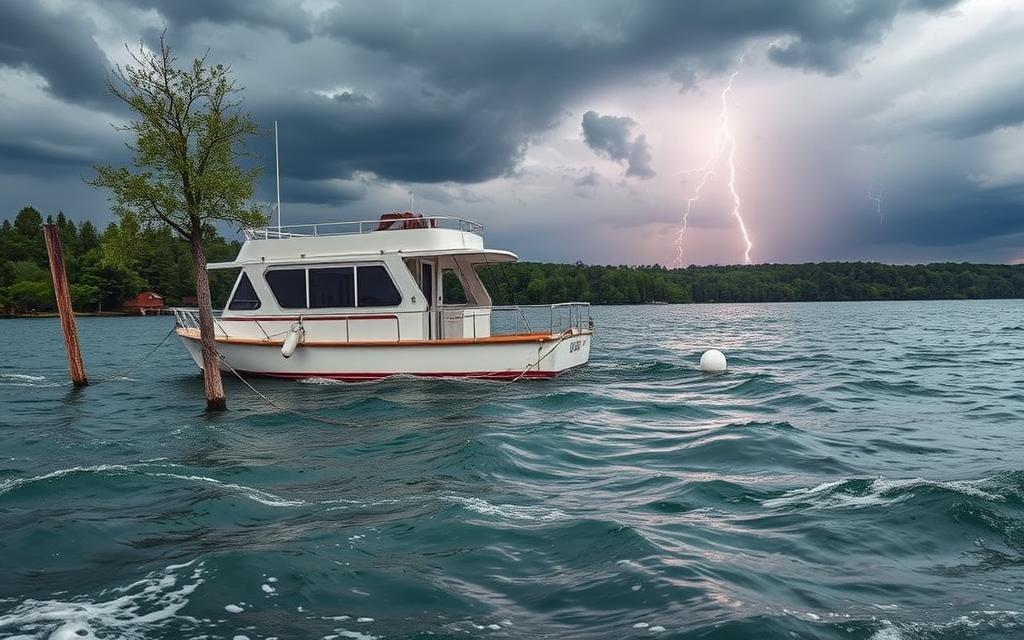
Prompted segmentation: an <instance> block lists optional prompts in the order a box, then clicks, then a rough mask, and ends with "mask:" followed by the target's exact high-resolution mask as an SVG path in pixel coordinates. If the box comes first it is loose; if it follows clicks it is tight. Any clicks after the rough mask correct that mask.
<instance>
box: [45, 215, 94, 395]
mask: <svg viewBox="0 0 1024 640" xmlns="http://www.w3.org/2000/svg"><path fill="white" fill-rule="evenodd" d="M43 236H44V237H45V238H46V254H47V255H48V256H49V257H50V275H52V276H53V295H54V297H56V298H57V311H58V312H59V313H60V327H61V329H62V330H63V331H64V346H65V347H66V348H67V351H68V368H69V369H71V382H73V383H74V385H75V386H76V387H84V386H86V385H87V384H89V378H87V377H86V375H85V363H84V362H82V351H81V348H80V347H79V344H78V327H77V326H75V312H74V310H73V309H72V308H71V291H70V289H69V288H68V274H67V272H66V271H65V270H64V251H63V250H62V249H61V247H60V234H59V233H57V225H55V224H54V223H53V221H52V220H51V219H50V218H47V219H46V224H44V225H43Z"/></svg>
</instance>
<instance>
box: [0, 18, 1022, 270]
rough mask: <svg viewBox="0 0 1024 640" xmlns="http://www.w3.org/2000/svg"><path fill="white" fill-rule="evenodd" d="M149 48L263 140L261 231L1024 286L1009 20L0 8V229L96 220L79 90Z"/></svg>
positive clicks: (101, 102)
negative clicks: (479, 241) (973, 271)
mask: <svg viewBox="0 0 1024 640" xmlns="http://www.w3.org/2000/svg"><path fill="white" fill-rule="evenodd" d="M162 32H166V36H165V37H166V39H167V41H168V43H169V44H170V45H171V47H172V48H173V49H174V51H175V54H176V55H177V56H178V58H179V60H180V61H182V63H185V62H188V61H189V60H191V58H193V57H196V56H201V55H203V54H204V53H206V52H209V53H208V56H209V58H208V59H209V60H210V61H213V62H218V63H223V64H225V65H229V66H230V68H231V71H232V73H233V75H234V77H235V79H236V80H237V81H238V83H239V84H241V85H242V86H244V87H245V91H244V98H245V102H244V108H245V109H247V110H248V111H250V112H251V113H252V114H253V116H254V118H255V119H256V120H257V121H258V122H259V123H260V124H261V125H262V127H263V128H264V129H265V130H267V131H270V130H272V128H273V122H274V121H275V120H276V121H277V122H278V125H279V129H280V160H281V166H280V169H281V196H282V201H283V204H282V215H283V218H284V223H285V224H300V223H310V222H328V221H336V220H360V219H375V218H376V217H377V216H379V215H380V214H381V213H384V212H388V211H404V210H407V209H409V207H410V195H409V194H410V192H412V193H413V194H414V197H415V209H416V211H417V212H418V213H423V214H429V215H453V216H459V217H467V218H471V219H474V220H477V221H479V222H481V223H482V224H484V225H485V226H486V228H487V232H486V233H487V244H488V245H489V246H492V247H494V248H502V249H509V250H512V251H515V252H516V253H518V254H519V255H520V256H521V258H523V259H529V260H544V261H556V262H575V261H577V260H581V261H584V262H587V263H593V264H654V263H658V264H663V265H673V264H680V265H689V264H736V263H742V262H744V260H745V253H746V249H747V244H746V241H745V239H744V237H743V231H742V229H741V227H740V221H741V220H742V222H743V227H744V228H745V229H746V232H747V236H748V238H749V242H750V247H749V259H750V261H751V262H754V263H762V262H774V263H783V262H810V261H822V260H878V261H883V262H891V263H917V262H935V261H974V262H997V263H1006V262H1017V263H1019V262H1024V73H1022V72H1021V70H1022V69H1024V46H1022V45H1021V42H1022V40H1024V4H1022V3H1020V2H1018V1H1017V0H960V1H958V0H774V1H767V0H764V1H757V0H689V1H687V2H677V1H675V0H644V1H635V0H621V1H611V0H563V1H561V2H548V1H542V0H520V1H517V2H481V1H478V0H458V1H455V0H450V1H432V2H419V1H415V0H410V1H405V2H400V1H390V0H373V1H369V0H368V1H365V2H364V1H351V2H349V1H341V2H333V1H329V0H306V1H302V2H288V1H284V0H281V1H277V0H264V1H261V2H250V1H248V0H225V1H221V2H216V1H204V0H177V1H172V0H166V1H163V0H106V1H103V2H100V1H92V2H90V1H85V0H75V1H73V0H40V1H36V2H29V1H24V2H2V3H0V133H2V136H0V218H2V217H8V218H9V217H13V215H14V214H15V213H16V212H17V210H18V209H20V208H21V207H23V206H26V205H32V206H35V207H36V208H37V209H39V210H41V211H42V212H43V213H44V214H46V213H55V212H57V211H64V212H65V213H66V214H67V215H69V216H70V217H71V218H72V219H75V220H85V219H90V220H93V221H94V222H96V223H99V224H101V225H102V224H106V223H107V222H108V221H109V220H110V219H111V214H110V213H109V203H108V201H107V199H106V198H107V196H106V194H105V193H103V192H102V191H97V190H95V189H93V188H92V187H90V186H89V185H87V184H86V183H85V181H84V180H85V179H88V178H89V177H91V176H92V175H93V169H92V167H93V166H94V165H95V164H105V163H115V164H123V163H129V162H130V154H129V152H128V151H127V150H126V148H125V143H126V142H128V140H127V139H126V138H125V134H123V133H120V132H118V131H117V130H115V128H114V127H113V126H112V125H116V124H118V123H121V122H124V121H125V119H126V118H128V117H129V114H127V113H125V111H124V110H123V109H122V108H121V107H120V106H119V105H118V104H116V103H115V102H114V101H113V100H112V99H111V98H110V97H109V96H108V95H107V94H106V93H105V88H104V80H105V78H106V77H107V76H108V75H109V72H110V69H111V68H112V67H113V66H114V65H116V64H123V63H125V62H126V61H127V60H128V55H127V51H126V45H127V46H131V47H136V48H137V47H138V46H140V45H142V46H146V47H153V46H155V43H156V42H158V39H159V37H160V34H161V33H162ZM727 87H728V88H729V91H727V92H725V89H726V88H727ZM723 92H725V95H724V96H723ZM724 121H727V127H723V122H724ZM251 147H252V149H253V150H254V151H256V152H257V153H258V154H259V156H260V162H262V163H263V165H264V167H265V173H264V175H263V176H262V178H261V179H260V181H259V183H258V184H257V190H256V196H257V198H258V199H259V200H261V201H263V202H265V203H266V204H267V208H268V211H270V210H272V204H271V203H272V201H273V200H274V198H275V193H274V189H275V187H274V155H273V138H272V135H264V136H261V137H259V138H257V139H255V140H253V141H252V143H251ZM702 182H703V186H701V184H702ZM730 185H732V188H730ZM698 189H699V198H695V195H696V194H697V192H698ZM688 201H691V202H690V203H689V213H688V215H687V216H686V228H685V232H684V233H683V234H682V235H681V236H680V226H681V224H682V220H683V216H684V213H685V212H686V210H687V203H688ZM737 202H738V203H739V206H738V210H737V208H736V203H737ZM737 213H738V215H737Z"/></svg>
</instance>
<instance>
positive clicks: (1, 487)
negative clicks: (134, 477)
mask: <svg viewBox="0 0 1024 640" xmlns="http://www.w3.org/2000/svg"><path fill="white" fill-rule="evenodd" d="M131 472H132V468H131V467H130V466H128V465H124V464H99V465H95V466H91V467H70V468H68V469H57V470H56V471H51V472H49V473H44V474H42V475H39V476H32V477H30V478H11V479H10V480H4V481H3V482H0V496H2V495H3V494H5V493H8V492H10V491H13V490H14V489H17V488H18V487H22V486H25V485H26V484H31V483H33V482H46V481H47V480H53V479H56V478H63V477H64V476H67V475H71V474H75V473H108V474H118V473H131Z"/></svg>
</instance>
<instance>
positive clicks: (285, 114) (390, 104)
mask: <svg viewBox="0 0 1024 640" xmlns="http://www.w3.org/2000/svg"><path fill="white" fill-rule="evenodd" d="M289 98H290V99H289V100H288V102H287V103H282V104H276V105H271V104H264V105H260V106H259V107H258V109H260V110H263V111H265V114H263V115H264V116H265V118H264V121H269V120H271V119H275V118H276V119H277V120H279V121H280V123H281V126H282V127H284V128H285V129H284V130H283V131H285V134H284V135H282V136H281V140H280V144H281V155H282V157H283V158H286V161H285V162H284V164H283V165H282V173H287V175H290V176H295V177H303V178H307V179H328V178H350V177H351V176H352V175H353V174H354V173H355V172H357V171H366V172H372V173H374V174H376V175H377V176H380V177H381V178H385V179H388V180H400V181H408V182H446V181H452V180H454V181H457V182H463V183H475V182H482V181H484V180H488V179H490V178H493V177H495V176H498V175H502V174H505V173H508V172H510V171H511V170H512V169H513V168H514V167H515V166H516V164H517V163H518V162H519V159H520V157H521V156H522V154H523V152H524V151H525V149H526V140H524V139H523V138H521V137H520V135H518V134H520V133H521V132H522V131H523V124H522V122H521V120H520V119H519V116H518V114H516V112H515V111H514V110H499V109H495V108H493V107H491V106H489V105H487V104H479V103H477V102H476V101H474V100H472V99H469V100H467V101H466V102H459V101H454V102H453V103H452V104H450V105H446V104H442V103H435V102H424V101H418V100H417V99H416V97H415V96H412V95H405V96H403V95H402V94H401V93H398V94H396V95H389V96H388V98H387V99H386V100H384V101H383V102H381V103H376V102H367V101H347V100H337V99H336V98H332V97H329V96H322V95H318V94H315V93H312V92H310V93H307V94H303V95H294V96H290V97H289ZM260 115H261V114H260V113H259V112H257V116H260ZM260 144H261V145H262V152H263V155H264V156H266V155H267V153H268V152H269V153H270V154H271V156H272V153H273V150H272V148H270V147H269V141H267V140H264V141H262V142H261V143H260Z"/></svg>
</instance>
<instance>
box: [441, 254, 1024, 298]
mask: <svg viewBox="0 0 1024 640" xmlns="http://www.w3.org/2000/svg"><path fill="white" fill-rule="evenodd" d="M480 274H481V278H482V279H483V280H484V283H485V284H486V285H487V287H488V289H489V290H490V292H491V295H492V297H493V298H494V300H495V302H496V303H497V304H512V303H514V302H518V303H520V304H549V303H555V302H570V301H582V302H591V303H594V304H643V303H652V302H797V301H804V302H817V301H837V300H940V299H964V298H970V299H980V298H1024V265H997V264H966V263H958V264H955V263H944V264H928V265H885V264H879V263H874V262H825V263H815V264H790V265H784V264H779V265H775V264H765V265H753V266H729V267H719V266H714V267H688V268H686V269H675V270H672V271H669V270H667V269H665V268H664V267H660V266H657V265H655V266H641V267H628V266H619V267H596V266H586V265H583V264H580V263H577V264H575V265H566V264H538V263H517V264H509V265H491V266H488V267H485V268H482V269H481V270H480ZM446 291H447V288H446Z"/></svg>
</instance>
